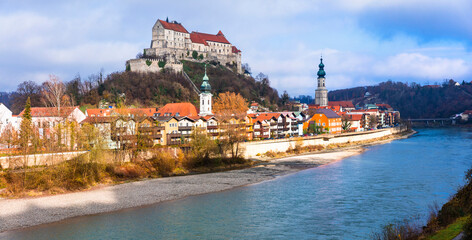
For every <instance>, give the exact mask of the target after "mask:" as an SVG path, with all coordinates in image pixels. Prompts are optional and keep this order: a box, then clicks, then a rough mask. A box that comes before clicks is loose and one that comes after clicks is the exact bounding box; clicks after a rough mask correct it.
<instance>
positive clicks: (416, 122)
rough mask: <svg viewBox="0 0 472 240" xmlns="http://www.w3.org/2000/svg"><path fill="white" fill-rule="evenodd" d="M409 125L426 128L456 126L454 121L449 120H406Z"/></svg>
mask: <svg viewBox="0 0 472 240" xmlns="http://www.w3.org/2000/svg"><path fill="white" fill-rule="evenodd" d="M408 122H410V123H411V125H416V126H417V125H422V126H423V125H426V126H448V125H454V124H456V120H454V119H451V118H418V119H408Z"/></svg>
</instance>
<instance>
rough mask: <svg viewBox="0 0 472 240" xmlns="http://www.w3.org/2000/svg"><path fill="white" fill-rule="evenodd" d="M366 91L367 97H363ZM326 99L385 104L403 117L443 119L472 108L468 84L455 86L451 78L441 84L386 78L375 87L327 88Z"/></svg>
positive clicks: (469, 84) (471, 85) (471, 94)
mask: <svg viewBox="0 0 472 240" xmlns="http://www.w3.org/2000/svg"><path fill="white" fill-rule="evenodd" d="M367 92H369V93H370V94H371V96H365V94H366V93H367ZM368 95H369V94H368ZM328 98H329V100H330V101H342V100H352V101H353V103H354V104H359V105H361V106H362V105H363V104H365V103H388V104H390V105H391V106H392V107H393V108H395V109H396V110H399V111H400V112H401V116H402V117H403V118H443V117H450V116H452V115H454V114H456V113H460V112H463V111H464V110H467V109H472V84H471V83H463V84H461V85H460V86H455V82H454V81H452V80H451V81H447V82H444V83H443V84H442V85H426V86H420V85H418V84H416V83H412V84H409V85H408V84H405V83H401V82H392V81H387V82H383V83H380V84H378V85H375V86H368V87H356V88H350V89H342V90H335V91H331V92H329V93H328Z"/></svg>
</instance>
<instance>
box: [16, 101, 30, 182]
mask: <svg viewBox="0 0 472 240" xmlns="http://www.w3.org/2000/svg"><path fill="white" fill-rule="evenodd" d="M32 136H33V123H32V116H31V100H30V98H29V97H28V99H27V100H26V104H25V110H24V112H23V116H22V117H21V124H20V141H19V143H20V147H21V150H22V152H23V155H24V158H23V188H24V187H25V186H26V177H27V176H26V172H27V171H26V168H27V167H28V156H27V154H28V152H29V146H30V142H31V139H32Z"/></svg>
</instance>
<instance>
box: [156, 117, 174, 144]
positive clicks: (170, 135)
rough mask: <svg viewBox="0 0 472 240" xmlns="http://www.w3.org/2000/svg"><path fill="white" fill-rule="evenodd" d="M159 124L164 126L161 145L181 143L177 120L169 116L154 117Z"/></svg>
mask: <svg viewBox="0 0 472 240" xmlns="http://www.w3.org/2000/svg"><path fill="white" fill-rule="evenodd" d="M154 120H156V121H157V122H158V125H159V126H163V127H164V135H163V136H162V141H161V144H162V145H178V144H180V143H181V134H180V133H179V120H177V118H175V117H171V116H163V117H154Z"/></svg>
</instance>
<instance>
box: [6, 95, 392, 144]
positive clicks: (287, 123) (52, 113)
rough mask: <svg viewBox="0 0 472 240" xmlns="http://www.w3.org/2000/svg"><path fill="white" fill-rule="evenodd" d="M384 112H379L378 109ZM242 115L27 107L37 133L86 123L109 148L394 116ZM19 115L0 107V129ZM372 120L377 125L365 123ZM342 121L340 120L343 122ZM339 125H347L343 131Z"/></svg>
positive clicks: (334, 108) (318, 110)
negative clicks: (233, 130)
mask: <svg viewBox="0 0 472 240" xmlns="http://www.w3.org/2000/svg"><path fill="white" fill-rule="evenodd" d="M382 108H385V109H382ZM254 110H257V109H251V111H250V112H249V113H248V114H247V115H246V116H244V117H240V118H236V117H232V118H229V119H228V118H225V119H222V118H219V117H217V116H214V115H204V116H201V115H199V114H198V111H197V109H196V107H195V106H194V105H193V104H191V103H170V104H167V105H165V106H164V107H162V108H159V109H158V108H125V109H121V108H108V109H87V110H86V111H85V113H84V112H82V111H81V110H80V109H79V108H78V107H63V108H61V110H60V112H58V110H57V108H35V107H33V108H31V115H32V121H33V125H34V126H35V127H36V128H37V129H38V130H39V132H40V134H41V135H48V134H49V133H50V131H51V129H53V128H54V127H55V126H56V125H58V124H59V123H62V122H65V121H69V122H76V123H78V124H80V125H84V124H90V125H93V126H94V127H95V128H96V129H98V130H99V132H100V135H101V136H102V139H103V144H104V145H105V146H106V147H107V148H110V149H119V148H123V147H126V146H129V145H133V144H134V145H135V144H137V142H138V141H139V139H145V140H146V141H147V142H148V144H152V145H155V144H158V145H179V144H185V143H188V142H189V141H191V134H192V132H193V131H194V130H195V129H200V130H201V131H203V132H205V133H207V134H208V136H209V137H210V138H211V139H217V138H219V137H221V135H222V132H224V131H225V129H227V128H228V127H231V128H237V129H240V130H241V131H240V132H241V134H244V138H245V139H247V140H263V139H273V138H285V137H296V136H306V135H309V134H310V135H311V134H319V133H330V134H338V133H341V132H343V131H346V130H347V131H365V130H367V129H369V128H374V127H377V126H382V127H386V126H391V125H393V124H394V123H395V121H396V119H395V118H398V117H399V116H398V114H397V112H396V111H393V109H391V107H390V106H388V105H385V104H383V105H382V104H379V106H378V108H377V109H361V110H359V109H357V110H356V109H355V108H354V106H353V105H352V103H351V102H349V101H343V102H330V104H329V106H327V107H319V106H316V105H310V106H309V108H308V109H307V110H305V111H302V112H257V111H254ZM22 115H23V112H22V113H20V114H19V115H18V116H14V115H12V114H11V112H10V111H9V110H8V109H7V108H6V107H5V106H4V105H3V104H1V105H0V120H1V121H0V130H2V129H4V128H5V127H6V125H7V124H10V125H11V126H13V128H14V129H18V128H19V125H20V122H21V117H22ZM370 116H375V117H376V119H377V121H378V122H377V123H371V122H370V121H371V118H370ZM343 119H344V120H343ZM343 121H344V122H349V123H350V124H349V129H345V128H346V126H343Z"/></svg>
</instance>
